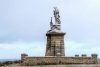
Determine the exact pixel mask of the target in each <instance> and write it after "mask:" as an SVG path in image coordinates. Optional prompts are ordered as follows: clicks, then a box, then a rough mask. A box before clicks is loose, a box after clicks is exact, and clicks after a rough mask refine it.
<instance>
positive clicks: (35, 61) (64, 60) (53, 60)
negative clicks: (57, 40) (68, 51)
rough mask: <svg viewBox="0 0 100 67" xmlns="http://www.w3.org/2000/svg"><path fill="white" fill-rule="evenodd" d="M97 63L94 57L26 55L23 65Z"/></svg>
mask: <svg viewBox="0 0 100 67" xmlns="http://www.w3.org/2000/svg"><path fill="white" fill-rule="evenodd" d="M55 64H97V58H94V57H49V56H48V57H28V56H26V57H24V59H23V61H22V65H26V66H33V65H55Z"/></svg>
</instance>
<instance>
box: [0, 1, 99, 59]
mask: <svg viewBox="0 0 100 67" xmlns="http://www.w3.org/2000/svg"><path fill="white" fill-rule="evenodd" d="M54 6H57V7H58V9H59V11H60V16H61V18H60V19H61V23H62V24H61V25H62V31H63V32H66V35H65V53H66V56H74V55H75V54H79V55H80V56H81V54H87V55H88V56H91V54H92V53H97V54H98V55H99V58H100V0H0V59H20V54H21V53H28V55H29V56H44V55H45V47H46V36H45V34H46V32H47V31H48V30H49V29H50V28H49V22H50V17H53V7H54ZM53 20H54V18H53Z"/></svg>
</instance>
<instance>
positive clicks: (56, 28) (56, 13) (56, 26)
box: [48, 7, 61, 32]
mask: <svg viewBox="0 0 100 67" xmlns="http://www.w3.org/2000/svg"><path fill="white" fill-rule="evenodd" d="M54 17H55V24H53V22H52V17H51V22H50V28H51V29H50V30H49V31H48V32H60V24H61V21H60V16H59V10H58V9H57V7H54Z"/></svg>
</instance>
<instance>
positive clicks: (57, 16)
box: [54, 7, 61, 24]
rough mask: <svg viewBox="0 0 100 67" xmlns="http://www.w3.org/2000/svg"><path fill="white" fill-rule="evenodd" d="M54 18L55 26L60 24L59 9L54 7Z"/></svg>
mask: <svg viewBox="0 0 100 67" xmlns="http://www.w3.org/2000/svg"><path fill="white" fill-rule="evenodd" d="M54 17H55V24H60V23H61V21H60V19H59V18H60V16H59V10H58V9H57V7H54Z"/></svg>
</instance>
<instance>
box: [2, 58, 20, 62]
mask: <svg viewBox="0 0 100 67" xmlns="http://www.w3.org/2000/svg"><path fill="white" fill-rule="evenodd" d="M16 60H19V59H0V62H5V61H16Z"/></svg>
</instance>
